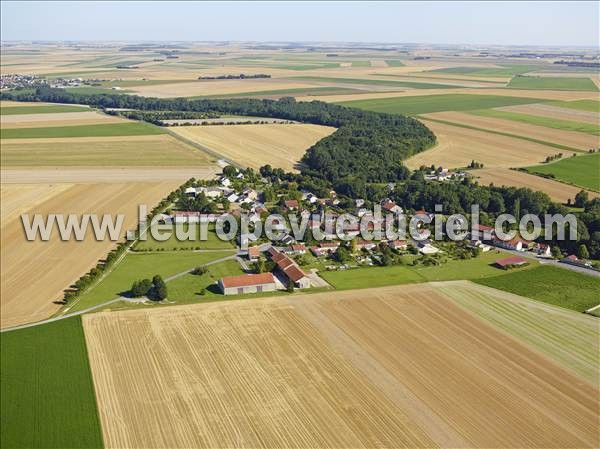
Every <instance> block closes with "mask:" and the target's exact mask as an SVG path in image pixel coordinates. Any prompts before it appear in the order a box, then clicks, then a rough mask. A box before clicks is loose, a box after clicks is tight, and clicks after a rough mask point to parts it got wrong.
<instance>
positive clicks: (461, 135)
mask: <svg viewBox="0 0 600 449" xmlns="http://www.w3.org/2000/svg"><path fill="white" fill-rule="evenodd" d="M421 120H422V121H423V123H424V124H425V125H426V126H427V127H428V128H429V129H431V130H432V131H433V132H434V133H435V135H436V137H437V142H438V143H437V145H436V146H435V147H433V148H431V149H430V150H427V151H424V152H422V153H418V154H416V155H414V156H413V157H411V158H410V159H408V160H407V161H406V165H407V166H408V167H409V168H412V169H416V168H419V167H420V166H421V165H426V166H430V165H432V164H433V165H435V166H440V165H441V166H443V167H449V168H453V167H466V166H467V165H468V164H469V163H470V162H471V161H472V160H475V161H477V162H482V163H484V164H485V167H504V168H509V167H523V166H527V165H535V164H538V163H540V162H542V161H543V160H544V159H546V157H547V156H550V155H554V154H556V153H557V152H558V151H559V150H557V149H556V148H553V147H549V146H545V145H541V144H539V143H535V142H530V141H527V140H522V139H516V138H512V137H506V136H502V135H498V134H491V133H487V132H485V131H478V130H474V129H468V128H462V127H460V126H453V125H448V124H445V123H439V122H433V121H431V120H425V119H421Z"/></svg>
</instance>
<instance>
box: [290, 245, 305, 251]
mask: <svg viewBox="0 0 600 449" xmlns="http://www.w3.org/2000/svg"><path fill="white" fill-rule="evenodd" d="M292 250H294V251H306V246H304V245H302V244H297V245H292Z"/></svg>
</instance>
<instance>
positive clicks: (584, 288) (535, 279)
mask: <svg viewBox="0 0 600 449" xmlns="http://www.w3.org/2000/svg"><path fill="white" fill-rule="evenodd" d="M475 282H477V283H478V284H482V285H487V286H488V287H492V288H497V289H498V290H504V291H507V292H510V293H515V294H517V295H521V296H525V297H527V298H532V299H535V300H538V301H542V302H545V303H548V304H553V305H555V306H560V307H564V308H566V309H572V310H576V311H578V312H583V311H585V310H587V309H589V308H591V307H594V306H596V305H598V304H600V297H599V296H598V292H599V291H600V279H599V278H597V277H593V276H589V275H585V274H581V273H577V272H575V271H572V270H567V269H564V268H558V267H551V266H540V267H536V268H534V269H531V270H522V271H521V270H518V271H513V272H511V273H508V274H507V275H504V276H497V277H491V278H487V279H477V280H475Z"/></svg>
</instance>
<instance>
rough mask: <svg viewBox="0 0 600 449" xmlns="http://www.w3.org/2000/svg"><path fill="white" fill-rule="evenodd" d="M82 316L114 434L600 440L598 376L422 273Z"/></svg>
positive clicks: (353, 440) (222, 442) (130, 439)
mask: <svg viewBox="0 0 600 449" xmlns="http://www.w3.org/2000/svg"><path fill="white" fill-rule="evenodd" d="M84 328H85V334H86V340H87V344H88V348H89V355H90V362H91V366H92V373H93V376H94V383H95V388H96V395H97V397H98V404H99V412H100V418H101V421H102V425H103V432H104V441H105V445H106V447H107V448H117V447H118V448H134V447H135V448H142V447H144V448H155V447H167V446H168V447H171V448H178V447H198V448H202V447H227V448H238V447H239V448H242V447H244V448H279V447H296V448H315V447H319V448H324V447H329V448H333V447H336V448H341V447H347V448H350V447H352V448H359V447H360V448H374V447H380V448H385V447H390V448H391V447H407V446H410V447H436V446H442V447H481V448H483V447H486V448H490V447H520V448H524V447H536V448H542V447H544V448H550V447H553V448H559V447H561V448H565V447H596V446H597V445H598V435H597V433H596V432H595V428H596V427H595V426H596V424H597V422H598V417H599V416H598V404H597V401H596V398H597V395H598V390H597V387H596V386H594V385H592V384H589V383H588V382H586V381H585V380H583V379H580V378H578V377H576V376H575V375H574V374H572V373H571V372H569V371H566V370H564V369H562V368H561V367H560V366H559V365H557V364H556V363H555V362H553V361H551V360H550V359H547V358H545V357H544V356H542V355H540V354H539V353H537V352H535V351H533V350H531V349H529V348H528V347H526V346H524V345H523V344H521V343H519V342H518V341H516V340H514V339H513V338H512V337H510V336H508V335H507V334H504V333H501V332H500V331H498V330H496V329H494V328H492V327H490V326H489V325H488V324H486V323H485V322H483V321H481V320H480V319H479V318H477V317H476V316H475V315H472V314H471V313H470V312H467V311H465V310H464V309H462V308H460V307H459V306H457V305H456V304H454V303H453V302H452V301H451V300H449V299H447V298H446V297H445V296H443V295H442V294H441V293H440V292H439V291H436V290H434V289H432V288H430V287H428V286H426V285H420V286H410V287H407V286H403V287H402V288H401V289H400V288H397V287H393V288H382V289H371V290H361V291H348V292H338V293H334V294H331V293H327V294H313V295H294V296H293V297H288V298H269V299H261V300H248V301H233V302H226V303H213V304H203V305H198V306H183V307H172V308H168V309H164V308H161V309H160V310H156V309H154V310H149V309H144V310H138V311H130V312H105V313H99V314H93V315H87V316H85V317H84Z"/></svg>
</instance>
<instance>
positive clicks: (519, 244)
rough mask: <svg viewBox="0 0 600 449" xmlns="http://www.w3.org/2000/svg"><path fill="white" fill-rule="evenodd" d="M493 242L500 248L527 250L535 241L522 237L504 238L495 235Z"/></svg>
mask: <svg viewBox="0 0 600 449" xmlns="http://www.w3.org/2000/svg"><path fill="white" fill-rule="evenodd" d="M492 244H493V245H494V246H496V247H498V248H504V249H510V250H512V251H527V250H529V249H530V247H531V246H532V245H533V242H531V241H529V240H525V239H522V238H520V237H514V238H512V239H511V240H502V239H499V238H498V237H493V238H492Z"/></svg>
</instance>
